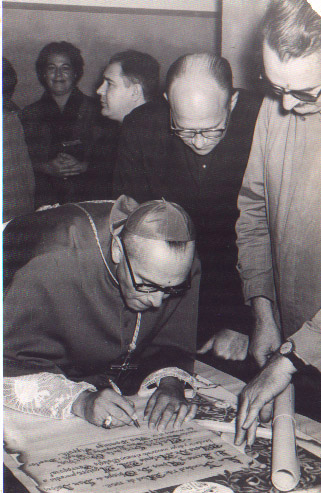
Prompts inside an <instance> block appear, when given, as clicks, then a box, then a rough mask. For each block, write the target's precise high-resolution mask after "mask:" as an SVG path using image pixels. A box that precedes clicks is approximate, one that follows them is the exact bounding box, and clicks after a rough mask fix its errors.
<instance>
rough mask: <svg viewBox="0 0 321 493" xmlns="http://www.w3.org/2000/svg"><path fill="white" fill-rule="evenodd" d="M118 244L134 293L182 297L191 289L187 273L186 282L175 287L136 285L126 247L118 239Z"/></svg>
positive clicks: (152, 284) (150, 284)
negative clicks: (157, 293) (160, 293)
mask: <svg viewBox="0 0 321 493" xmlns="http://www.w3.org/2000/svg"><path fill="white" fill-rule="evenodd" d="M120 243H121V246H122V249H123V252H124V256H125V260H126V264H127V267H128V270H129V274H130V278H131V280H132V283H133V286H134V288H135V290H136V291H138V292H139V293H147V294H148V293H156V292H157V291H161V292H162V293H165V294H170V295H171V296H182V295H183V294H184V293H185V292H186V291H187V290H188V289H190V287H191V273H189V275H188V277H187V279H186V281H184V282H183V283H182V284H178V285H177V286H165V287H163V286H159V285H158V284H154V283H137V282H136V280H135V277H134V272H133V269H132V266H131V264H130V261H129V258H128V253H127V250H126V247H125V245H124V242H123V241H122V240H121V239H120Z"/></svg>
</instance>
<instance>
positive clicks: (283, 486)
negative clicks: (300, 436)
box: [271, 384, 300, 491]
mask: <svg viewBox="0 0 321 493" xmlns="http://www.w3.org/2000/svg"><path fill="white" fill-rule="evenodd" d="M299 479H300V464H299V460H298V457H297V453H296V443H295V421H294V388H293V385H292V384H289V385H288V386H287V388H286V389H285V390H284V391H283V392H282V393H281V394H280V395H278V397H276V399H275V401H274V418H273V433H272V477H271V480H272V483H273V485H274V486H275V488H277V489H278V490H280V491H290V490H292V489H293V488H294V487H295V486H296V485H297V484H298V482H299Z"/></svg>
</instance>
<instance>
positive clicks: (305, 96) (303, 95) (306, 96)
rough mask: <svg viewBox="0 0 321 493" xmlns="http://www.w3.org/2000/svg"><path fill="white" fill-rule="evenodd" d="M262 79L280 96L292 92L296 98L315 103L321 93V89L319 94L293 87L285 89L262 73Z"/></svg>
mask: <svg viewBox="0 0 321 493" xmlns="http://www.w3.org/2000/svg"><path fill="white" fill-rule="evenodd" d="M260 80H263V81H264V82H265V83H266V84H268V85H269V87H270V88H271V89H272V91H273V92H274V94H277V95H278V96H284V95H285V94H290V95H291V96H293V97H294V98H296V99H299V100H300V101H304V102H305V103H315V102H316V101H317V99H318V98H319V97H320V95H321V89H320V91H319V92H318V94H310V93H309V92H305V91H296V90H292V89H284V88H283V87H278V86H275V85H274V84H272V82H271V81H270V80H269V79H268V78H267V77H266V76H265V75H262V74H261V75H260Z"/></svg>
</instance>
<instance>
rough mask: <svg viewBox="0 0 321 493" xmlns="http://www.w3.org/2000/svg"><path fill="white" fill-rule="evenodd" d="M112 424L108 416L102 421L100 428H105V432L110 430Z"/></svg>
mask: <svg viewBox="0 0 321 493" xmlns="http://www.w3.org/2000/svg"><path fill="white" fill-rule="evenodd" d="M112 422H113V418H112V416H111V415H110V414H109V416H107V417H106V418H105V419H104V421H103V424H102V427H103V428H105V430H110V428H111V424H112Z"/></svg>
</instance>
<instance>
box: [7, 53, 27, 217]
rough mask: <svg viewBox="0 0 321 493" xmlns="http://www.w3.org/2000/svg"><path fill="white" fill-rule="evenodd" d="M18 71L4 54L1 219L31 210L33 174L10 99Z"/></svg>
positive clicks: (16, 113)
mask: <svg viewBox="0 0 321 493" xmlns="http://www.w3.org/2000/svg"><path fill="white" fill-rule="evenodd" d="M17 82H18V79H17V74H16V72H15V70H14V68H13V66H12V65H11V63H10V62H9V60H7V59H6V58H4V57H3V58H2V110H3V127H2V131H3V134H2V135H3V141H2V151H3V159H2V173H3V174H2V176H3V193H2V221H3V222H7V221H10V219H13V218H14V217H16V216H20V215H22V214H27V213H28V212H32V211H33V210H34V194H35V178H34V173H33V168H32V164H31V162H30V158H29V154H28V149H27V146H26V143H25V139H24V134H23V129H22V126H21V123H20V120H19V118H18V111H19V108H18V107H17V105H16V104H15V103H14V102H13V101H12V96H13V93H14V90H15V86H16V84H17Z"/></svg>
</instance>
